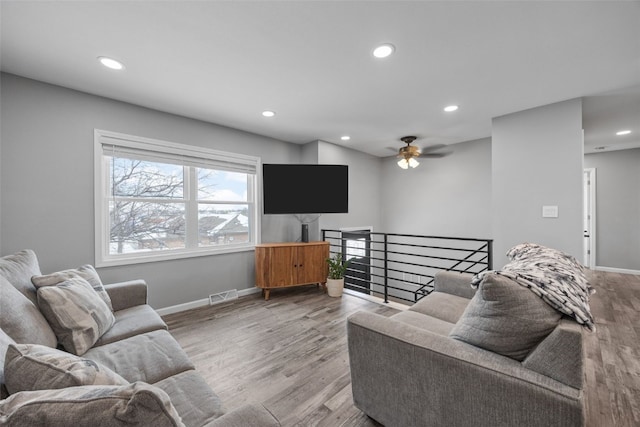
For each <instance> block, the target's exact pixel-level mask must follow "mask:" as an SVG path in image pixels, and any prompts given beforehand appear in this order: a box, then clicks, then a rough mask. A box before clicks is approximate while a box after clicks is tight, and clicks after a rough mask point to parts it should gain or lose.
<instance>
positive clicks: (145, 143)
mask: <svg viewBox="0 0 640 427" xmlns="http://www.w3.org/2000/svg"><path fill="white" fill-rule="evenodd" d="M114 146H115V147H119V148H121V149H124V150H127V149H128V150H141V151H146V152H149V153H151V154H153V155H160V156H162V155H168V156H174V157H175V156H180V157H183V158H185V159H192V160H194V161H196V162H199V161H202V162H203V164H207V165H211V164H213V165H219V166H220V168H221V169H227V170H234V169H236V168H239V169H240V170H246V171H253V172H245V173H248V174H250V175H253V176H254V179H253V180H252V182H249V183H248V187H249V188H248V189H247V193H248V195H247V202H246V203H247V204H248V205H249V222H250V225H249V230H250V232H249V242H246V243H239V244H233V245H220V246H218V245H213V246H205V247H199V246H197V238H196V239H195V246H193V245H192V246H188V247H186V248H180V249H170V250H163V251H158V252H154V251H150V252H138V253H130V254H117V255H112V254H109V243H110V225H109V188H110V182H109V168H108V160H107V159H106V156H105V147H114ZM260 165H261V161H260V158H259V157H253V156H247V155H243V154H236V153H228V152H224V151H218V150H212V149H209V148H204V147H198V146H192V145H185V144H178V143H175V142H168V141H162V140H157V139H151V138H144V137H139V136H133V135H126V134H122V133H117V132H111V131H106V130H101V129H94V206H95V265H96V266H97V267H109V266H117V265H127V264H139V263H145V262H155V261H166V260H173V259H181V258H191V257H198V256H208V255H216V254H227V253H234V252H245V251H252V250H255V245H256V244H259V243H260V240H259V239H260V210H259V207H260V196H259V191H258V185H259V182H258V181H259V173H258V171H259V170H260ZM209 167H211V166H209ZM212 168H214V169H215V167H212ZM190 170H191V171H195V169H194V168H191V169H190ZM192 175H195V172H193V173H192ZM190 179H193V176H192V177H191V178H190ZM187 182H189V180H188V181H187ZM185 190H186V191H193V189H190V188H185ZM188 203H195V204H196V205H197V203H198V201H197V200H194V199H193V197H190V201H189V202H188ZM242 204H245V202H242ZM196 212H197V209H196ZM193 217H194V216H193V215H192V217H191V218H186V219H185V220H186V221H187V233H191V234H192V235H193V233H197V227H196V229H195V230H191V229H193V228H194V227H193V219H194V218H193ZM190 221H191V227H189V222H190ZM195 221H196V222H195V224H197V215H195ZM188 241H189V242H193V241H194V240H193V239H188ZM186 244H187V245H188V243H186Z"/></svg>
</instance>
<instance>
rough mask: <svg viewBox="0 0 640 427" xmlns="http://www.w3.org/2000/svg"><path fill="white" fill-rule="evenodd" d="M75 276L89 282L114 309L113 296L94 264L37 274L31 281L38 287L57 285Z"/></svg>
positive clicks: (111, 308) (110, 307)
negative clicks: (110, 295) (110, 294)
mask: <svg viewBox="0 0 640 427" xmlns="http://www.w3.org/2000/svg"><path fill="white" fill-rule="evenodd" d="M74 277H81V278H83V279H84V280H86V281H87V282H89V284H90V285H91V287H92V288H93V290H94V291H96V293H97V294H98V295H99V296H100V298H102V300H103V301H104V302H105V304H107V307H109V309H110V310H111V311H113V306H112V305H111V298H109V294H108V293H107V291H105V289H104V285H103V284H102V281H101V280H100V276H98V272H97V271H96V269H95V268H93V266H92V265H89V264H86V265H83V266H81V267H79V268H75V269H69V270H62V271H58V272H55V273H51V274H46V275H36V276H33V277H32V278H31V283H33V285H34V286H35V287H36V288H40V287H42V286H55V285H57V284H58V283H62V282H64V281H66V280H68V279H72V278H74Z"/></svg>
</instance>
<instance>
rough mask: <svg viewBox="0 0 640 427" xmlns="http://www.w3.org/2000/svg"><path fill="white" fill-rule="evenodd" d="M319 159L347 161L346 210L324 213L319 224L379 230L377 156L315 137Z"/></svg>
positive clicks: (324, 162) (338, 161)
mask: <svg viewBox="0 0 640 427" xmlns="http://www.w3.org/2000/svg"><path fill="white" fill-rule="evenodd" d="M318 163H319V164H339V165H349V213H348V214H325V215H322V216H321V217H320V220H319V221H318V223H319V224H318V225H319V228H320V229H322V228H324V229H334V230H335V229H338V228H342V227H347V228H348V227H360V226H372V227H373V229H374V230H375V231H386V230H380V227H381V215H380V209H378V207H379V206H380V205H381V204H382V201H383V200H384V199H383V197H384V196H383V195H381V194H380V180H381V176H380V173H379V171H380V158H378V157H375V156H372V155H369V154H365V153H362V152H360V151H356V150H352V149H349V148H345V147H341V146H338V145H335V144H331V143H328V142H325V141H318Z"/></svg>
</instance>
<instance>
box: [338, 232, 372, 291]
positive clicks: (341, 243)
mask: <svg viewBox="0 0 640 427" xmlns="http://www.w3.org/2000/svg"><path fill="white" fill-rule="evenodd" d="M338 230H340V248H342V246H343V243H344V241H343V240H342V233H343V232H346V233H349V232H353V231H366V232H368V233H373V226H372V225H365V226H362V227H340V228H339V229H338ZM341 250H342V249H341ZM368 255H369V260H371V249H369V254H368ZM368 275H369V277H371V262H369V271H368ZM354 292H358V291H354ZM359 293H360V294H365V295H366V293H365V292H359ZM369 295H373V287H372V286H371V285H370V287H369Z"/></svg>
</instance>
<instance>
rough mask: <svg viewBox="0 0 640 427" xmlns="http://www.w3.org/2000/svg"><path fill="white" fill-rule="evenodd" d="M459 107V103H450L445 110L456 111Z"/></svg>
mask: <svg viewBox="0 0 640 427" xmlns="http://www.w3.org/2000/svg"><path fill="white" fill-rule="evenodd" d="M457 109H458V106H457V105H449V106H447V107H444V111H446V112H448V113H450V112H452V111H456V110H457Z"/></svg>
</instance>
